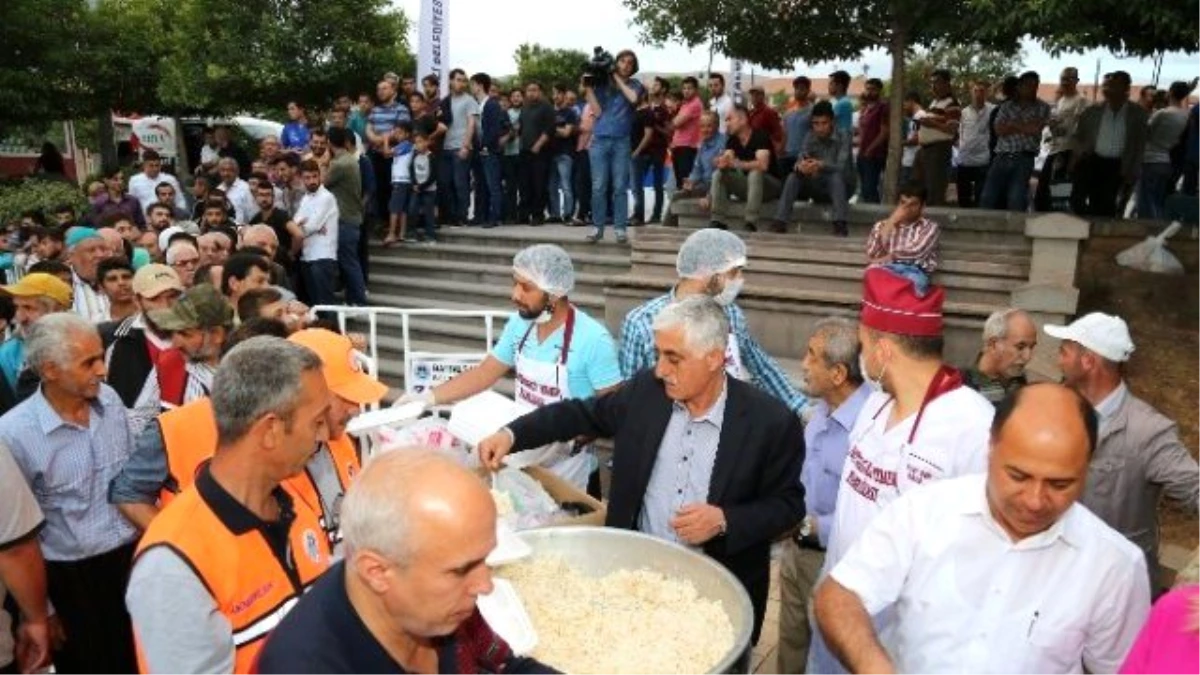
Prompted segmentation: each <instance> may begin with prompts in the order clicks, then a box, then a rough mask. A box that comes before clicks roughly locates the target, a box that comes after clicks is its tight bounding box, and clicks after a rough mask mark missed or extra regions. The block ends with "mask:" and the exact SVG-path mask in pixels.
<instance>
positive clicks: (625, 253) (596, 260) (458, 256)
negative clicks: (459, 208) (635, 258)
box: [371, 239, 629, 274]
mask: <svg viewBox="0 0 1200 675" xmlns="http://www.w3.org/2000/svg"><path fill="white" fill-rule="evenodd" d="M468 241H469V243H462V244H459V243H441V242H439V243H438V244H437V245H436V246H394V247H391V248H383V247H378V248H376V249H374V250H373V251H372V252H371V267H372V269H373V270H374V269H377V268H383V269H388V268H395V267H397V266H400V265H402V263H401V262H398V261H402V260H405V259H411V258H414V257H416V258H419V259H421V260H426V261H431V260H441V261H453V262H471V263H486V264H490V265H504V266H506V267H509V268H510V269H511V266H512V260H513V256H514V255H516V253H517V251H519V250H520V249H521V247H520V246H517V245H512V246H489V245H485V244H483V243H479V242H476V241H475V240H473V239H470V240H468ZM505 243H507V242H505ZM608 248H609V247H604V249H593V250H592V251H588V252H575V253H572V254H571V262H572V263H574V265H575V271H576V272H577V273H593V274H613V273H618V274H619V273H621V272H623V271H628V269H629V249H628V248H626V247H621V248H619V249H617V251H616V252H614V253H609V252H607V249H608ZM613 248H615V246H614V247H613ZM596 250H603V251H604V252H600V253H597V252H595V251H596Z"/></svg>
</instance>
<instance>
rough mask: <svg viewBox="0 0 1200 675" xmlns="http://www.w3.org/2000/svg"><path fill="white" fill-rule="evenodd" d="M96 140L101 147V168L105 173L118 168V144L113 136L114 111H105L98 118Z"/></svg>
mask: <svg viewBox="0 0 1200 675" xmlns="http://www.w3.org/2000/svg"><path fill="white" fill-rule="evenodd" d="M96 125H97V127H98V128H97V129H96V138H97V142H98V143H99V145H100V148H99V149H100V167H101V169H103V171H104V173H106V174H107V173H108V172H109V171H115V170H116V168H117V142H116V140H114V136H113V119H112V111H110V110H105V111H104V112H102V113H100V114H99V115H97V116H96Z"/></svg>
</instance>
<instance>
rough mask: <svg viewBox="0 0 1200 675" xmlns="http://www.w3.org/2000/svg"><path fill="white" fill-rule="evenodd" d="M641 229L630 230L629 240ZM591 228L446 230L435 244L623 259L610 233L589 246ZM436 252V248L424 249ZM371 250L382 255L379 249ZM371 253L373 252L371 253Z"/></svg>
mask: <svg viewBox="0 0 1200 675" xmlns="http://www.w3.org/2000/svg"><path fill="white" fill-rule="evenodd" d="M640 229H644V228H630V229H629V233H630V236H631V237H636V236H637V231H638V230H640ZM590 231H591V228H587V227H571V226H568V225H541V226H538V227H534V226H532V225H502V226H500V227H495V228H492V229H488V230H485V229H483V228H481V227H447V226H443V227H442V228H441V229H439V230H438V233H437V236H438V242H439V244H441V243H446V244H473V245H477V246H487V247H490V248H501V249H506V250H511V251H512V252H513V253H515V252H517V251H518V250H520V249H522V248H525V247H526V246H532V245H534V244H557V245H559V246H561V247H563V249H565V250H566V251H567V252H568V253H571V254H572V255H574V254H575V253H592V254H597V253H600V254H612V255H622V253H623V252H625V251H628V246H627V245H622V244H617V243H616V241H615V239H614V236H613V233H612V232H605V239H603V240H601V241H599V242H596V243H594V244H593V243H591V242H588V241H586V240H585V239H584V237H585V236H587V234H588V232H590ZM427 248H430V249H436V248H437V246H430V247H427ZM374 250H378V251H385V250H389V249H384V248H383V247H382V246H381V245H378V244H377V245H376V248H375V249H374ZM372 253H374V251H372Z"/></svg>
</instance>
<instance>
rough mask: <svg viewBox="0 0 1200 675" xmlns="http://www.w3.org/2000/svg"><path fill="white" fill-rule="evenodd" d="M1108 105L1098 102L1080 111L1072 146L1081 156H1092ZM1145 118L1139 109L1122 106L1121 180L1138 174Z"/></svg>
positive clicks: (1130, 103)
mask: <svg viewBox="0 0 1200 675" xmlns="http://www.w3.org/2000/svg"><path fill="white" fill-rule="evenodd" d="M1106 107H1108V104H1107V103H1105V102H1103V101H1101V102H1099V103H1093V104H1092V105H1090V106H1088V107H1087V108H1085V109H1084V111H1083V113H1082V114H1081V115H1080V116H1079V124H1078V125H1077V126H1076V127H1075V142H1076V144H1077V145H1076V147H1078V148H1079V152H1080V155H1081V156H1086V155H1092V154H1095V153H1096V138H1097V137H1098V136H1099V135H1100V123H1101V121H1102V120H1103V118H1104V109H1105V108H1106ZM1149 119H1150V118H1149V116H1148V115H1147V114H1146V111H1145V110H1144V109H1143V108H1142V106H1140V105H1138V104H1137V103H1135V102H1133V101H1126V102H1125V151H1124V152H1122V153H1121V177H1122V178H1124V179H1125V180H1133V179H1134V178H1137V176H1138V175H1139V174H1140V173H1141V170H1142V155H1143V153H1144V152H1145V150H1146V131H1147V129H1148V127H1147V126H1146V125H1147V124H1148V123H1149Z"/></svg>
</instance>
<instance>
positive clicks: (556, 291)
mask: <svg viewBox="0 0 1200 675" xmlns="http://www.w3.org/2000/svg"><path fill="white" fill-rule="evenodd" d="M513 271H514V272H516V273H517V274H520V275H521V276H523V277H525V278H526V279H529V280H530V281H532V282H533V283H535V284H537V287H538V288H540V289H542V290H543V291H545V292H547V293H549V294H550V295H554V296H558V297H560V298H561V297H563V296H565V295H568V294H570V292H571V291H572V290H573V289H574V288H575V266H574V265H573V264H571V256H569V255H567V252H566V251H564V250H563V249H562V247H560V246H555V245H554V244H536V245H534V246H530V247H528V248H526V249H523V250H522V251H521V252H520V253H517V255H515V256H513Z"/></svg>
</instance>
